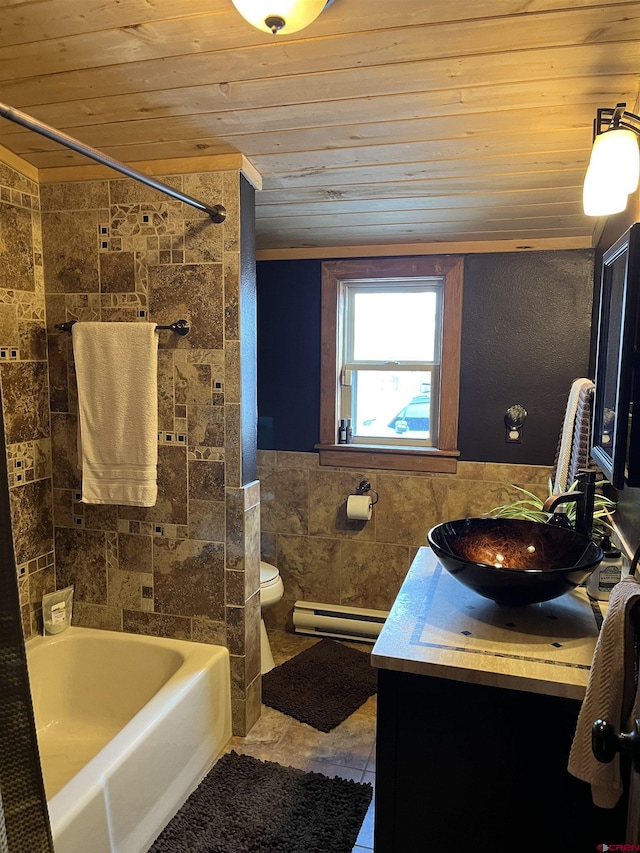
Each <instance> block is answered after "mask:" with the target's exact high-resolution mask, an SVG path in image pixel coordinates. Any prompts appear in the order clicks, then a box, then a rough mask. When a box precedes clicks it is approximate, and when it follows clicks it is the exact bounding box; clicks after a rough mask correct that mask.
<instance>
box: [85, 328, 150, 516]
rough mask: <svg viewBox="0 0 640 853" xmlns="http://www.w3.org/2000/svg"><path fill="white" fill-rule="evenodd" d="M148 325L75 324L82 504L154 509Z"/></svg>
mask: <svg viewBox="0 0 640 853" xmlns="http://www.w3.org/2000/svg"><path fill="white" fill-rule="evenodd" d="M155 328H156V327H155V324H153V323H74V324H73V326H72V338H73V354H74V360H75V366H76V377H77V382H78V411H79V428H78V462H79V468H80V470H81V472H82V501H83V503H89V504H125V505H127V506H154V505H155V502H156V498H157V494H158V488H157V481H156V478H157V462H158V391H157V383H158V380H157V376H158V336H157V334H156V332H155Z"/></svg>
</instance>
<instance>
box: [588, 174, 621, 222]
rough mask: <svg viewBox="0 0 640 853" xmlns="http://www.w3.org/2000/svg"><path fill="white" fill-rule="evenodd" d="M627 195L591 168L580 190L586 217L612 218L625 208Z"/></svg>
mask: <svg viewBox="0 0 640 853" xmlns="http://www.w3.org/2000/svg"><path fill="white" fill-rule="evenodd" d="M627 201H628V195H627V193H626V192H624V190H623V191H622V192H620V190H619V189H618V188H617V187H616V186H615V185H614V184H612V182H611V181H609V180H608V179H606V178H605V179H604V180H603V179H602V177H601V176H600V175H599V174H598V173H597V172H596V171H594V170H593V169H592V168H591V166H589V168H588V169H587V174H586V176H585V179H584V187H583V189H582V205H583V208H584V212H585V214H586V215H587V216H612V215H613V214H614V213H620V212H621V211H622V210H624V209H625V207H626V206H627Z"/></svg>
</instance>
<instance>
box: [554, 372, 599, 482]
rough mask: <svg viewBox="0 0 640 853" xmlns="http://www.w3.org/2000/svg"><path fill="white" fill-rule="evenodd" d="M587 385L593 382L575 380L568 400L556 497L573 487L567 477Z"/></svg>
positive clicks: (558, 464) (557, 470)
mask: <svg viewBox="0 0 640 853" xmlns="http://www.w3.org/2000/svg"><path fill="white" fill-rule="evenodd" d="M586 383H588V384H589V385H591V380H590V379H575V380H574V381H573V383H572V385H571V389H570V391H569V399H568V400H567V408H566V410H565V413H564V423H563V425H562V438H561V441H560V450H559V452H558V460H557V462H556V477H555V481H554V484H553V493H554V495H559V494H560V493H561V492H565V491H566V490H567V489H568V488H569V487H570V486H571V485H572V484H571V483H567V477H568V474H569V463H570V462H571V449H572V446H573V433H574V428H575V421H576V412H577V411H578V399H579V396H580V390H581V389H582V386H583V385H585V384H586Z"/></svg>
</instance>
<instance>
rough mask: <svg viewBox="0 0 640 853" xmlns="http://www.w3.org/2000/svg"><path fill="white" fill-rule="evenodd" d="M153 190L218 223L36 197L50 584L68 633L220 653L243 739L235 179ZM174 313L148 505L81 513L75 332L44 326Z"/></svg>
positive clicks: (255, 620) (245, 688) (246, 620)
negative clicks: (183, 333) (68, 594)
mask: <svg viewBox="0 0 640 853" xmlns="http://www.w3.org/2000/svg"><path fill="white" fill-rule="evenodd" d="M165 180H166V183H169V184H171V185H172V186H176V187H177V188H178V189H181V190H183V191H184V192H186V193H188V194H190V195H193V196H195V197H197V198H202V199H205V200H210V201H212V202H215V203H217V202H222V203H223V204H224V205H225V207H226V209H227V213H228V217H227V220H226V221H225V223H224V224H222V225H216V224H214V223H212V222H211V220H210V219H209V217H208V216H207V215H206V214H201V213H200V212H199V211H197V210H195V209H193V208H190V207H187V206H184V205H183V204H182V203H181V202H175V201H171V200H167V196H165V195H162V194H160V193H158V192H157V191H155V190H153V189H150V188H148V187H146V186H144V185H141V184H137V183H135V182H134V181H131V180H109V181H91V182H83V183H75V184H52V185H46V186H43V187H42V188H41V197H42V227H43V243H44V268H45V276H46V309H47V331H48V352H49V368H50V385H51V430H52V446H53V460H54V461H53V506H54V520H55V554H56V580H57V585H58V587H63V586H66V585H68V584H73V585H74V587H75V598H74V622H75V623H76V624H79V625H84V626H87V627H97V628H107V629H112V630H124V631H131V632H134V633H143V634H154V635H160V636H168V637H174V638H178V639H188V640H196V641H199V642H208V643H220V644H222V645H226V646H228V648H229V650H230V652H231V656H232V665H231V670H232V685H233V718H234V732H235V733H238V734H241V733H243V732H244V731H245V730H247V729H248V728H250V727H251V725H252V724H253V722H254V720H255V719H257V717H258V716H259V708H260V676H259V669H260V654H259V625H260V602H259V595H260V593H259V567H258V564H259V554H258V531H259V487H258V485H257V484H254V485H253V486H251V485H250V486H248V487H244V486H243V483H242V477H241V451H242V448H241V446H240V434H239V424H240V372H241V364H240V341H239V337H240V335H239V329H240V323H239V311H240V300H239V274H240V260H239V259H240V238H241V235H240V226H239V193H240V180H241V177H240V174H239V173H238V172H232V171H229V172H215V173H205V174H192V175H184V176H177V177H170V178H168V179H165ZM181 318H185V319H187V320H189V322H190V324H191V331H190V333H189V335H188V336H187V337H184V338H181V337H179V336H177V335H173V334H172V333H171V332H166V331H165V332H159V333H158V334H159V335H160V339H159V369H158V412H159V432H158V444H159V447H158V453H159V464H158V500H157V503H156V505H155V506H154V507H149V508H139V507H124V506H96V505H93V506H92V505H85V504H82V503H81V502H80V491H79V490H80V480H79V477H78V471H77V469H76V461H77V448H76V430H77V399H76V385H75V378H74V364H73V351H72V344H71V336H70V335H68V334H64V333H60V332H57V331H56V330H55V324H56V323H60V322H63V321H67V320H74V319H77V320H95V321H127V322H137V321H151V322H154V323H159V324H169V323H171V322H173V321H175V320H178V319H181ZM122 369H123V370H125V369H126V359H125V358H124V357H123V365H122ZM227 551H228V553H227ZM252 552H253V554H252Z"/></svg>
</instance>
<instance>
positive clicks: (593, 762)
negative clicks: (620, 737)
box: [568, 578, 640, 809]
mask: <svg viewBox="0 0 640 853" xmlns="http://www.w3.org/2000/svg"><path fill="white" fill-rule="evenodd" d="M639 598H640V584H639V583H636V581H635V580H634V579H633V578H625V580H622V581H620V583H618V584H616V585H615V586H614V588H613V591H612V592H611V597H610V598H609V608H608V610H607V615H606V616H605V619H604V622H603V623H602V628H601V630H600V636H599V637H598V642H597V643H596V648H595V651H594V653H593V663H592V664H591V672H590V673H589V683H588V685H587V691H586V693H585V697H584V701H583V702H582V708H581V709H580V714H579V715H578V725H577V727H576V733H575V735H574V738H573V743H572V745H571V753H570V755H569V768H568V769H569V773H571V774H572V775H573V776H576V777H577V778H578V779H582V780H583V781H584V782H588V783H589V784H590V785H591V797H592V799H593V802H594V803H595V805H596V806H600V808H604V809H612V808H614V806H615V805H616V803H617V802H618V800H619V799H620V796H621V795H622V780H621V776H620V756H619V755H616V756H615V758H614V759H613V761H611V762H610V763H609V764H601V763H600V762H599V761H598V760H597V759H596V757H595V755H594V754H593V751H592V749H591V727H592V726H593V724H594V723H595V721H596V720H607V721H608V722H610V723H611V724H612V725H614V726H615V727H616V729H617V731H620V729H621V728H623V727H626V725H627V720H626V719H625V716H626V715H628V714H629V713H631V710H632V706H633V702H632V700H633V697H634V696H635V685H634V666H635V656H634V649H633V644H634V631H635V628H634V626H633V625H632V624H631V620H630V618H629V610H630V609H631V607H632V605H633V604H635V603H636V602H637V601H638V599H639ZM625 705H629V706H630V707H627V708H625Z"/></svg>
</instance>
